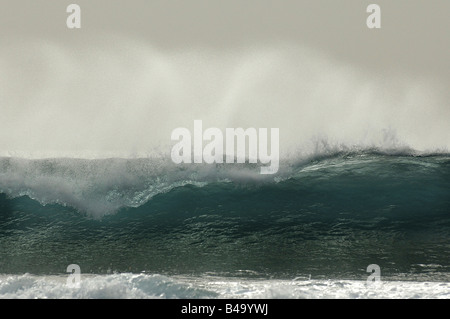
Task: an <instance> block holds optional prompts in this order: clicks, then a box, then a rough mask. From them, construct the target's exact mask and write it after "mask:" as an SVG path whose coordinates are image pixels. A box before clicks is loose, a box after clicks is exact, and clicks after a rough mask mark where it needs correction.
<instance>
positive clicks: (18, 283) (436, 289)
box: [0, 273, 450, 299]
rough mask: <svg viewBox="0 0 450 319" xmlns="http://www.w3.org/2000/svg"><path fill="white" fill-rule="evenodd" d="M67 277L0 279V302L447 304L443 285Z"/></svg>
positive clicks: (143, 276)
mask: <svg viewBox="0 0 450 319" xmlns="http://www.w3.org/2000/svg"><path fill="white" fill-rule="evenodd" d="M66 281H67V276H33V275H29V274H25V275H2V276H0V298H2V299H35V298H42V299H43V298H50V299H128V298H132V299H202V298H203V299H205V298H207V299H214V298H218V299H224V298H225V299H233V298H240V299H277V298H285V299H298V298H303V299H317V298H321V299H324V298H325V299H348V298H351V299H368V298H369V299H376V298H380V299H387V298H388V299H399V298H402V299H403V298H415V299H448V298H450V289H449V288H450V283H448V282H414V281H381V282H379V283H377V284H376V285H375V286H374V287H372V286H368V285H367V284H366V282H365V281H352V280H314V279H313V280H304V281H298V280H247V279H235V278H218V277H166V276H161V275H155V274H130V273H123V274H111V275H95V276H93V275H86V276H84V275H82V277H81V282H80V287H79V288H71V287H68V286H67V285H66Z"/></svg>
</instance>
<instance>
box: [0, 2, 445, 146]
mask: <svg viewBox="0 0 450 319" xmlns="http://www.w3.org/2000/svg"><path fill="white" fill-rule="evenodd" d="M71 3H76V4H78V5H80V6H81V29H68V28H67V26H66V19H67V17H68V15H69V14H68V13H66V8H67V6H68V5H69V4H71ZM371 3H376V4H378V5H380V7H381V29H376V30H375V29H368V28H367V26H366V19H367V16H368V15H369V14H368V13H367V12H366V8H367V6H368V5H369V4H371ZM1 4H2V10H0V48H1V50H0V111H1V114H2V117H0V155H2V154H9V153H8V152H9V151H14V150H24V151H27V150H33V151H37V150H43V151H47V150H55V151H65V150H67V151H68V152H72V151H74V152H76V151H80V152H81V151H83V150H94V151H95V150H103V151H109V150H111V151H127V152H129V151H139V150H148V149H150V148H151V147H155V146H156V145H158V143H159V142H164V143H167V142H170V139H169V137H170V132H171V131H172V130H173V129H174V128H176V127H179V126H184V127H187V126H188V125H192V121H193V120H194V119H203V120H205V123H208V124H205V125H212V126H216V127H221V126H225V125H227V127H229V126H228V125H232V126H231V127H279V128H281V130H280V134H281V140H282V142H283V141H284V142H285V145H288V144H289V145H291V144H292V145H294V146H295V147H303V146H304V145H307V144H308V143H311V141H313V140H314V139H315V138H317V137H320V138H322V137H324V138H325V139H327V138H328V141H329V142H330V141H333V142H335V143H337V144H338V143H343V144H346V145H347V144H348V145H354V144H357V143H362V144H363V145H366V146H371V145H378V146H380V145H381V146H383V145H384V146H386V145H387V147H389V146H393V145H394V144H395V143H397V142H398V141H400V142H403V143H405V144H406V145H408V146H411V147H413V148H417V149H423V150H425V149H431V150H435V149H436V148H450V129H449V127H450V123H449V121H450V120H449V119H450V104H449V100H450V93H449V90H448V88H449V87H450V58H449V57H450V36H449V31H450V19H448V13H449V12H450V1H449V0H433V1H423V0H396V1H391V0H390V1H386V0H379V1H363V0H341V1H337V0H327V1H324V0H310V1H300V0H284V1H283V0H277V1H275V0H240V1H237V0H227V1H223V0H220V1H219V0H178V1H173V0H131V1H115V0H89V1H88V0H71V1H65V0H64V1H63V0H20V1H17V0H1ZM430 128H432V129H430ZM386 132H387V133H386ZM389 132H391V133H389ZM286 149H287V147H286ZM167 150H169V149H168V148H165V151H167Z"/></svg>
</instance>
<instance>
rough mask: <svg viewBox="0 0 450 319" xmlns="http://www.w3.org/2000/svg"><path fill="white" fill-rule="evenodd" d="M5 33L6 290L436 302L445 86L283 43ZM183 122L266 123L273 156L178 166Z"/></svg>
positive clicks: (447, 137) (442, 231) (442, 276)
mask: <svg viewBox="0 0 450 319" xmlns="http://www.w3.org/2000/svg"><path fill="white" fill-rule="evenodd" d="M0 42H1V47H2V50H1V52H0V74H2V77H0V108H1V109H0V114H1V116H0V297H1V298H59V297H61V298H109V297H111V298H221V297H225V298H258V297H267V298H322V297H330V298H333V297H335V298H376V297H380V298H383V297H395V298H435V297H436V298H448V297H449V295H448V288H449V283H450V153H449V150H450V130H449V128H450V123H449V119H450V107H449V102H448V101H450V98H449V95H448V87H447V86H446V83H445V81H444V82H443V81H441V80H439V79H438V78H435V77H433V76H432V75H430V77H425V76H420V75H417V76H412V75H410V74H407V73H402V72H401V71H396V70H382V69H380V70H369V69H364V68H361V66H358V65H353V64H352V63H351V62H349V61H347V62H345V61H344V60H340V59H338V58H337V57H334V56H332V55H330V54H329V53H327V52H321V51H319V50H318V49H317V48H316V49H315V48H308V47H306V46H303V45H300V44H298V45H297V44H294V43H284V44H283V43H259V42H258V43H255V44H254V45H250V44H249V45H244V46H243V47H230V48H227V49H226V50H221V49H214V48H209V47H194V46H193V47H189V48H187V47H181V48H179V50H178V49H177V50H171V49H168V48H166V49H163V48H159V47H157V46H156V44H152V43H149V42H146V41H144V40H143V39H138V38H132V37H131V38H129V37H124V36H112V35H109V36H108V35H107V34H105V35H101V36H96V35H92V37H91V36H90V37H89V39H87V38H85V37H83V38H80V39H79V41H76V40H75V39H72V38H68V39H67V41H62V40H61V41H60V40H57V39H45V38H42V39H38V38H36V39H32V40H31V39H30V41H24V40H23V39H22V38H21V37H17V38H9V39H3V40H1V41H0ZM195 120H202V123H203V124H204V129H207V128H209V127H213V128H218V129H220V130H221V131H222V132H224V129H226V128H256V129H258V128H279V133H280V136H279V138H280V140H279V146H280V148H279V149H280V168H279V171H278V172H277V173H276V174H273V175H261V174H260V168H259V165H258V164H248V163H247V164H221V165H206V164H204V165H203V164H190V165H187V164H186V165H184V164H183V165H176V164H174V163H173V162H172V160H171V158H170V151H171V149H172V146H173V144H175V141H171V139H170V137H171V133H172V132H173V130H174V129H176V128H180V127H183V128H187V129H188V130H190V131H192V128H193V123H194V121H195ZM172 142H173V143H172ZM205 144H206V142H205ZM71 264H76V265H78V266H79V267H80V271H81V277H80V278H81V282H80V287H79V288H70V287H68V286H67V279H68V278H69V274H68V273H67V272H66V270H67V267H68V266H69V265H71ZM372 264H376V265H378V266H379V267H380V270H381V277H380V278H381V282H380V284H379V285H378V286H377V287H376V289H374V288H370V287H368V285H366V280H367V279H368V277H369V275H371V274H370V273H368V272H367V267H368V266H369V265H372Z"/></svg>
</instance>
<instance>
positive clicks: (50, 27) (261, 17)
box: [0, 0, 450, 80]
mask: <svg viewBox="0 0 450 319" xmlns="http://www.w3.org/2000/svg"><path fill="white" fill-rule="evenodd" d="M70 3H77V4H79V5H80V6H81V9H82V29H81V30H76V31H75V30H68V29H67V28H66V25H65V20H66V17H67V13H66V12H65V9H66V7H67V5H68V4H70ZM370 3H377V4H379V5H380V6H381V10H382V28H381V30H369V29H368V28H367V27H366V24H365V20H366V18H367V15H368V14H367V13H366V7H367V5H368V4H370ZM1 4H2V10H1V11H0V36H1V37H5V36H11V37H14V38H21V37H41V38H51V39H54V40H59V41H69V42H70V41H73V40H74V39H75V38H80V39H81V40H83V39H85V38H86V37H89V36H97V35H99V34H105V33H106V34H110V33H113V34H123V35H124V36H126V37H139V38H141V39H143V40H145V41H148V42H149V43H151V44H152V45H156V46H160V47H170V48H186V47H190V46H207V47H219V48H224V49H225V48H230V47H233V46H236V45H248V44H250V43H252V42H258V43H268V42H274V41H288V42H290V43H299V44H302V45H305V44H306V45H308V46H311V47H314V48H318V49H323V50H324V51H326V52H327V53H330V54H332V55H334V56H335V57H336V58H339V59H342V60H346V61H351V62H352V63H354V64H359V65H361V66H366V67H369V68H376V69H378V70H391V69H392V68H394V69H400V70H401V71H402V72H408V73H409V72H412V73H420V74H422V75H426V76H432V77H434V76H439V77H442V78H446V79H447V80H449V79H450V58H449V57H450V36H449V32H450V19H448V13H449V12H450V1H448V0H431V1H423V0H396V1H391V0H388V1H387V0H378V1H374V0H372V1H364V0H340V1H336V0H308V1H300V0H278V1H275V0H227V1H221V0H178V1H174V0H131V1H123V0H122V1H118V0H78V1H75V0H71V1H62V0H19V1H17V0H2V1H1ZM77 45H79V43H78V42H74V47H75V48H76V46H77Z"/></svg>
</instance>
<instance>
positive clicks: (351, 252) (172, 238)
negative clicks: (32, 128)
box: [0, 152, 450, 281]
mask: <svg viewBox="0 0 450 319" xmlns="http://www.w3.org/2000/svg"><path fill="white" fill-rule="evenodd" d="M0 246H1V247H2V249H1V251H0V273H4V274H22V273H32V274H42V275H53V274H61V273H64V272H65V269H66V267H67V266H68V265H69V264H73V263H75V264H78V265H80V267H81V272H82V273H93V274H106V273H110V272H133V273H138V272H146V273H158V274H166V275H190V274H194V275H203V274H215V275H218V276H238V277H239V276H241V277H242V276H244V277H246V278H248V277H250V278H251V277H263V278H273V277H277V278H294V277H298V276H306V277H308V276H309V275H311V276H313V278H315V279H329V278H334V279H358V280H360V279H361V278H363V279H364V280H365V278H367V273H366V267H367V266H368V265H369V264H374V263H375V264H378V265H379V266H380V267H381V271H382V276H383V278H390V279H391V280H405V279H406V280H408V279H411V280H418V281H440V280H442V281H449V280H450V263H449V260H450V249H449V248H450V156H449V155H445V154H441V155H436V154H435V155H429V156H413V155H411V154H406V153H404V154H396V155H394V154H385V153H381V152H353V153H337V154H334V155H330V156H324V157H315V158H309V159H308V160H303V161H297V162H291V163H284V165H283V166H282V169H281V170H280V172H279V174H277V175H276V176H268V175H260V174H259V169H258V168H257V167H251V166H249V165H248V164H242V166H239V165H237V164H224V165H222V166H211V165H189V166H179V165H174V164H171V163H170V161H167V160H166V161H163V160H160V159H151V158H148V159H97V160H83V159H67V158H65V159H46V160H37V159H34V160H31V159H19V158H2V159H0Z"/></svg>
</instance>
